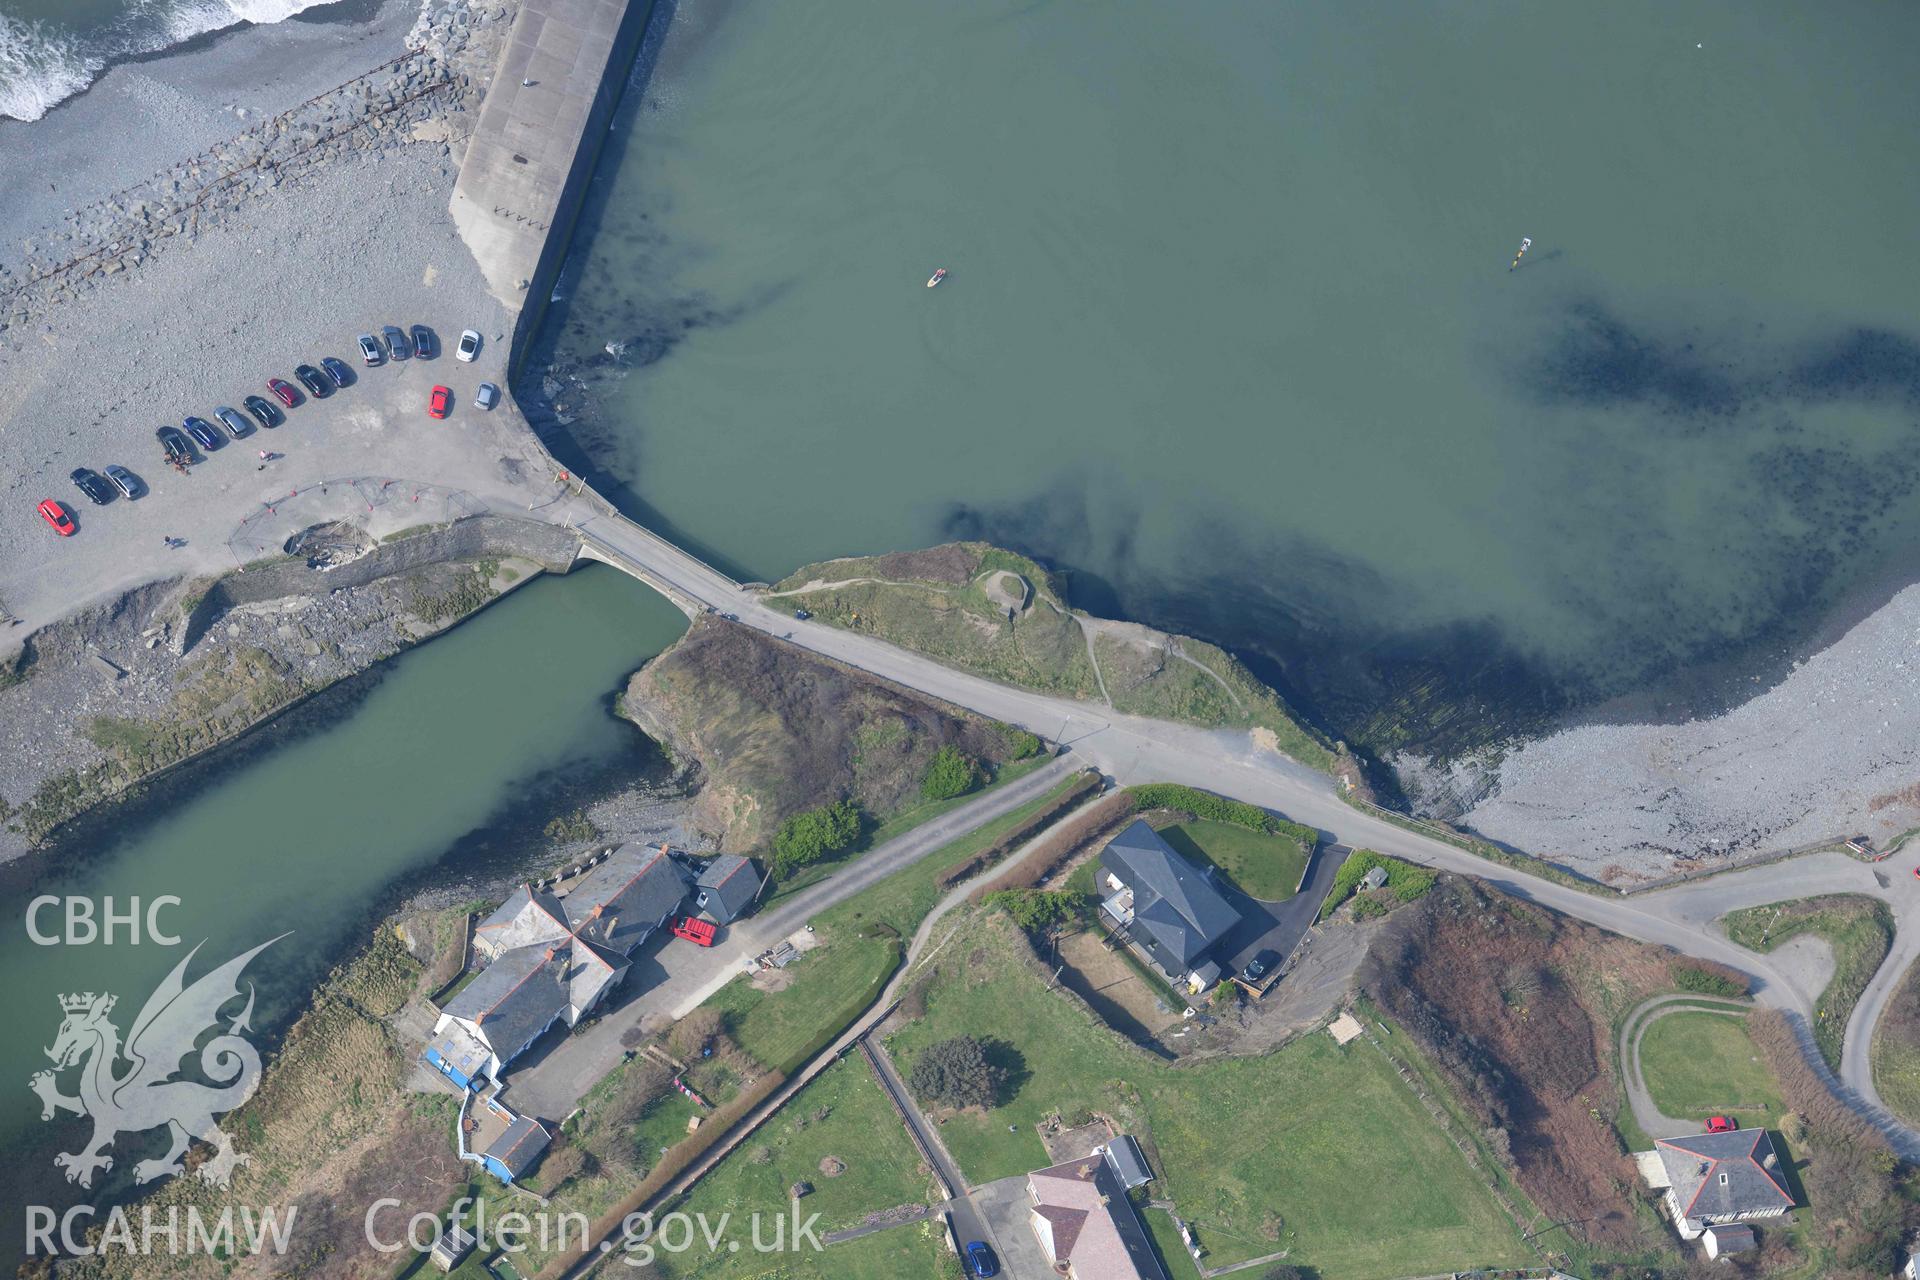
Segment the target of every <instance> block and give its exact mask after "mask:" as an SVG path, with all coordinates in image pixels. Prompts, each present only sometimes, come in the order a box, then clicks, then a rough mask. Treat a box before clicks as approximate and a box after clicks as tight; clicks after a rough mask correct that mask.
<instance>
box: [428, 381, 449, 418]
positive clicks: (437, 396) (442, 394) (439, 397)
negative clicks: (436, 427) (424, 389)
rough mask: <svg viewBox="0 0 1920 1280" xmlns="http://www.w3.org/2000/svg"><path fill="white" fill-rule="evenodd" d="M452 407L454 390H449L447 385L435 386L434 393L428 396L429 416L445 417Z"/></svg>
mask: <svg viewBox="0 0 1920 1280" xmlns="http://www.w3.org/2000/svg"><path fill="white" fill-rule="evenodd" d="M452 408H453V392H451V391H449V390H447V389H446V388H445V387H435V388H434V389H433V394H432V395H430V396H428V397H427V416H428V417H429V418H444V417H446V416H447V411H448V410H449V409H452Z"/></svg>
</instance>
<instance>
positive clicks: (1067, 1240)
mask: <svg viewBox="0 0 1920 1280" xmlns="http://www.w3.org/2000/svg"><path fill="white" fill-rule="evenodd" d="M1027 1195H1028V1196H1029V1197H1030V1198H1031V1199H1032V1200H1033V1207H1032V1208H1031V1209H1030V1210H1029V1211H1028V1216H1027V1221H1028V1224H1029V1225H1030V1226H1031V1227H1032V1228H1033V1234H1034V1235H1035V1236H1036V1237H1037V1238H1038V1239H1039V1241H1040V1247H1041V1248H1042V1249H1044V1250H1045V1251H1046V1254H1047V1261H1048V1262H1049V1263H1051V1264H1052V1265H1053V1267H1054V1269H1055V1270H1056V1271H1058V1272H1059V1273H1060V1274H1062V1275H1065V1276H1068V1277H1071V1280H1167V1273H1166V1272H1165V1271H1164V1270H1162V1269H1161V1266H1160V1260H1159V1259H1158V1258H1157V1257H1155V1256H1154V1253H1153V1246H1152V1245H1150V1244H1149V1243H1148V1242H1147V1233H1146V1230H1145V1228H1143V1227H1142V1226H1141V1225H1140V1219H1139V1217H1138V1216H1137V1215H1136V1214H1135V1213H1134V1211H1133V1203H1132V1202H1131V1201H1129V1200H1128V1199H1127V1192H1126V1189H1125V1188H1124V1187H1122V1186H1121V1185H1120V1179H1119V1177H1118V1176H1117V1175H1116V1174H1115V1172H1114V1166H1113V1163H1112V1162H1111V1161H1110V1160H1109V1159H1107V1158H1105V1157H1102V1156H1099V1155H1089V1156H1084V1157H1082V1158H1081V1159H1079V1160H1070V1161H1068V1162H1067V1163H1065V1164H1057V1165H1054V1166H1053V1167H1052V1168H1050V1169H1039V1170H1036V1171H1034V1172H1033V1173H1030V1174H1028V1175H1027Z"/></svg>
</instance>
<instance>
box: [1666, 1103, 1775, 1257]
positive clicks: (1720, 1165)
mask: <svg viewBox="0 0 1920 1280" xmlns="http://www.w3.org/2000/svg"><path fill="white" fill-rule="evenodd" d="M1642 1154H1643V1156H1650V1157H1653V1158H1652V1159H1651V1160H1648V1159H1645V1158H1643V1159H1641V1161H1640V1165H1641V1168H1642V1170H1643V1171H1644V1172H1645V1173H1646V1176H1647V1181H1648V1183H1649V1185H1651V1186H1653V1187H1655V1188H1656V1189H1659V1188H1664V1189H1665V1190H1666V1193H1667V1194H1666V1196H1665V1200H1666V1203H1667V1211H1668V1213H1669V1214H1670V1215H1671V1216H1672V1218H1673V1224H1674V1227H1675V1228H1676V1229H1677V1230H1678V1231H1679V1232H1680V1236H1681V1238H1682V1239H1684V1240H1697V1239H1699V1237H1700V1233H1701V1232H1703V1231H1705V1230H1706V1229H1707V1228H1708V1227H1712V1226H1717V1225H1720V1224H1723V1223H1734V1222H1743V1221H1746V1220H1747V1219H1749V1218H1776V1217H1779V1216H1780V1215H1781V1214H1783V1213H1785V1212H1786V1211H1787V1210H1789V1209H1791V1208H1793V1195H1792V1193H1791V1192H1789V1191H1788V1190H1787V1185H1786V1179H1785V1176H1784V1175H1783V1173H1782V1172H1781V1168H1780V1157H1779V1154H1778V1153H1777V1152H1775V1151H1774V1149H1773V1139H1772V1138H1770V1137H1769V1136H1768V1135H1767V1131H1766V1130H1765V1129H1732V1130H1729V1131H1727V1132H1725V1133H1700V1134H1692V1135H1689V1136H1687V1137H1682V1138H1658V1139H1656V1140H1655V1141H1654V1144H1653V1150H1652V1151H1650V1152H1645V1153H1642Z"/></svg>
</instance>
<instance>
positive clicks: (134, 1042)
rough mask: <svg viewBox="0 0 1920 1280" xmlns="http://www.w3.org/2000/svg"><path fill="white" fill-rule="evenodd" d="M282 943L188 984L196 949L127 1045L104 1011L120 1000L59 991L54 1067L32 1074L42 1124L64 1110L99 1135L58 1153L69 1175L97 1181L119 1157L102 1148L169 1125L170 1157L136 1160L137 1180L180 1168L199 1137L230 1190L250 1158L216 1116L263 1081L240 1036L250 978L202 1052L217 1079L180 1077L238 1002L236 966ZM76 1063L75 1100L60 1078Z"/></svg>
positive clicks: (218, 1180)
mask: <svg viewBox="0 0 1920 1280" xmlns="http://www.w3.org/2000/svg"><path fill="white" fill-rule="evenodd" d="M285 936H286V935H285V934H282V935H281V937H285ZM279 940H280V939H279V938H273V939H269V940H268V941H266V942H263V943H261V944H260V945H259V946H257V947H255V948H254V949H253V950H251V951H248V952H245V953H244V954H242V955H239V956H236V957H234V958H233V959H232V960H229V961H227V963H225V964H223V965H221V966H220V967H219V968H218V969H215V970H213V971H212V972H211V973H208V974H206V975H204V976H203V977H200V978H198V979H196V980H195V981H194V983H193V985H191V986H188V985H187V983H186V981H185V975H186V971H187V965H188V963H189V962H191V961H192V959H193V957H194V956H195V955H197V954H198V953H199V951H200V947H199V946H196V947H194V949H193V950H192V951H189V952H188V953H187V954H186V957H185V958H184V959H182V960H181V961H180V963H179V964H177V965H175V966H174V967H173V972H172V973H170V974H168V975H167V977H166V979H165V981H163V982H161V984H160V985H159V987H158V988H157V989H155V991H154V993H153V994H152V995H151V996H149V997H148V998H147V1003H146V1005H145V1006H144V1007H143V1008H142V1009H141V1010H140V1016H139V1017H137V1018H135V1019H134V1020H133V1027H132V1029H131V1030H130V1031H128V1033H127V1039H126V1043H125V1044H124V1045H123V1044H121V1042H120V1031H119V1028H117V1027H115V1026H114V1025H113V1023H112V1021H111V1020H110V1019H109V1017H108V1015H109V1014H111V1013H112V1012H113V1006H114V1004H115V1003H116V1001H117V1000H118V997H117V996H113V995H109V994H106V993H101V994H99V995H96V994H94V993H93V992H91V991H89V992H86V993H84V994H80V995H63V996H61V997H60V1009H61V1012H62V1013H64V1014H65V1015H66V1016H65V1017H64V1018H63V1019H62V1021H61V1023H60V1033H59V1035H57V1036H55V1037H54V1041H53V1047H52V1048H50V1049H48V1050H47V1051H46V1054H47V1057H49V1058H51V1059H53V1064H54V1065H53V1069H52V1070H51V1071H36V1072H35V1073H34V1075H33V1078H32V1079H31V1080H30V1081H28V1084H29V1086H30V1087H31V1088H32V1089H33V1091H34V1092H35V1093H37V1094H39V1095H40V1104H41V1110H40V1118H41V1119H42V1120H51V1119H53V1117H54V1116H55V1115H56V1114H58V1113H59V1112H62V1111H71V1112H73V1113H74V1114H75V1115H80V1116H87V1117H90V1118H91V1119H92V1120H93V1137H92V1138H91V1139H90V1140H88V1142H87V1144H86V1145H85V1146H83V1147H81V1148H80V1150H79V1151H76V1152H73V1153H70V1154H69V1153H66V1152H62V1153H61V1154H59V1155H56V1156H55V1157H54V1158H53V1163H54V1164H55V1165H56V1166H57V1167H59V1168H61V1169H64V1170H65V1171H66V1175H67V1181H69V1182H75V1183H78V1184H79V1185H81V1186H83V1187H91V1186H92V1185H93V1177H94V1174H95V1172H97V1171H99V1170H103V1169H111V1168H113V1158H112V1157H111V1156H109V1155H107V1154H106V1151H107V1148H108V1147H111V1146H112V1145H113V1142H114V1139H115V1138H117V1137H119V1136H120V1135H121V1134H123V1133H144V1132H145V1131H147V1130H149V1129H158V1128H161V1127H163V1126H164V1127H165V1128H166V1129H167V1130H168V1132H169V1138H170V1146H169V1148H168V1150H167V1153H166V1155H164V1156H161V1157H160V1158H158V1159H154V1160H142V1161H140V1162H139V1163H138V1164H136V1165H135V1166H134V1168H133V1176H134V1178H135V1180H137V1181H139V1182H151V1181H153V1180H154V1179H155V1178H164V1177H167V1176H168V1175H170V1174H175V1173H179V1172H181V1171H182V1165H181V1157H182V1156H184V1155H185V1154H186V1151H187V1147H188V1145H189V1144H190V1143H192V1142H193V1141H194V1140H196V1139H198V1140H199V1141H201V1142H205V1143H209V1144H211V1145H212V1147H213V1148H214V1150H213V1154H212V1155H211V1156H210V1157H209V1158H208V1159H207V1160H206V1161H205V1162H204V1163H202V1164H201V1165H200V1167H199V1170H198V1172H199V1174H200V1176H201V1178H203V1179H205V1180H206V1181H207V1182H209V1183H211V1184H212V1185H214V1186H218V1187H224V1186H226V1185H227V1184H228V1183H229V1182H230V1181H231V1180H232V1178H233V1171H234V1170H235V1169H237V1168H239V1167H240V1166H241V1165H243V1164H245V1163H247V1161H248V1160H249V1159H250V1157H248V1156H244V1155H242V1154H240V1152H238V1151H236V1150H234V1147H233V1138H232V1136H231V1135H230V1134H228V1133H227V1132H226V1131H225V1130H223V1129H221V1128H220V1126H219V1125H217V1124H215V1123H214V1117H215V1116H219V1115H225V1114H226V1113H227V1112H229V1111H231V1110H233V1109H234V1108H235V1107H237V1106H239V1105H240V1104H241V1103H242V1102H245V1101H246V1100H247V1099H248V1098H249V1097H251V1096H252V1094H253V1091H254V1088H255V1087H256V1086H257V1085H258V1084H259V1083H260V1055H259V1054H258V1053H257V1052H256V1051H255V1050H254V1047H253V1046H252V1045H251V1044H249V1043H248V1042H247V1041H246V1039H245V1038H243V1037H242V1036H241V1035H240V1033H241V1032H243V1031H247V1030H251V1027H250V1026H249V1019H251V1018H252V1016H253V984H252V983H248V984H247V991H246V996H247V1003H246V1007H245V1008H243V1009H241V1010H240V1012H239V1013H238V1014H236V1015H235V1016H234V1017H233V1018H232V1020H231V1021H229V1022H228V1023H227V1025H226V1030H225V1031H224V1032H221V1033H220V1034H218V1035H216V1036H214V1037H213V1038H212V1039H211V1040H209V1041H207V1043H206V1044H205V1045H202V1046H200V1048H199V1059H200V1071H201V1074H203V1075H204V1076H205V1077H206V1078H207V1079H208V1080H210V1081H213V1082H214V1083H212V1084H202V1083H201V1082H200V1081H198V1080H184V1079H178V1078H176V1077H178V1076H179V1074H180V1072H181V1069H182V1067H183V1064H184V1063H185V1061H186V1059H187V1058H188V1056H189V1055H191V1054H193V1053H194V1051H195V1044H196V1042H197V1041H198V1040H199V1039H200V1037H201V1036H202V1035H203V1034H204V1033H205V1032H207V1031H209V1030H212V1031H219V1029H220V1010H221V1009H222V1008H223V1007H224V1006H225V1005H227V1004H228V1003H229V1002H231V1001H233V1000H236V999H238V998H239V996H240V972H241V970H243V969H245V968H246V967H247V962H248V961H250V960H252V959H253V958H254V957H255V956H257V955H259V954H260V953H261V952H262V951H264V950H266V949H267V948H268V947H270V946H272V945H273V944H274V943H275V942H278V941H279ZM202 945H204V944H202ZM122 1063H124V1064H125V1068H124V1070H123V1069H122ZM73 1067H78V1068H79V1069H80V1079H79V1089H80V1091H79V1093H78V1094H77V1095H74V1096H71V1097H70V1096H68V1095H67V1094H64V1093H61V1092H60V1083H59V1076H60V1074H61V1073H62V1072H65V1071H67V1070H69V1069H71V1068H73Z"/></svg>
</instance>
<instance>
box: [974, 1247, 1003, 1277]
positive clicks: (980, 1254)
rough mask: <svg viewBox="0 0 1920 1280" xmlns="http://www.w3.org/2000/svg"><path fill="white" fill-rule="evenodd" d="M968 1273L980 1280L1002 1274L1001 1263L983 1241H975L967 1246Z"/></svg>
mask: <svg viewBox="0 0 1920 1280" xmlns="http://www.w3.org/2000/svg"><path fill="white" fill-rule="evenodd" d="M967 1272H968V1274H970V1275H973V1276H977V1277H979V1280H986V1278H987V1277H988V1276H997V1275H999V1274H1000V1263H999V1262H998V1261H997V1260H996V1259H995V1258H994V1256H993V1250H991V1249H989V1248H987V1246H986V1244H985V1243H984V1242H983V1241H980V1240H975V1241H973V1242H972V1243H970V1244H968V1245H967Z"/></svg>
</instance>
